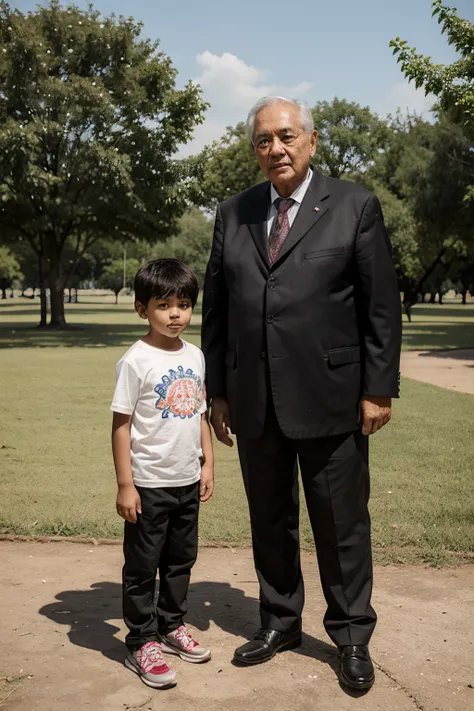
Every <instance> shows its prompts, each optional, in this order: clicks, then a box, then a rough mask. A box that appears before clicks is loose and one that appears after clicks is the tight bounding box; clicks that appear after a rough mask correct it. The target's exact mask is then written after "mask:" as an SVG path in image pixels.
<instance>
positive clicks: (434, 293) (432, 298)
mask: <svg viewBox="0 0 474 711" xmlns="http://www.w3.org/2000/svg"><path fill="white" fill-rule="evenodd" d="M430 304H436V291H432V292H431V296H430Z"/></svg>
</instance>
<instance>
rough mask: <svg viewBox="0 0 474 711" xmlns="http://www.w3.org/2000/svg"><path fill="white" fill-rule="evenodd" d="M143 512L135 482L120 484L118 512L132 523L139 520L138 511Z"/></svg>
mask: <svg viewBox="0 0 474 711" xmlns="http://www.w3.org/2000/svg"><path fill="white" fill-rule="evenodd" d="M141 512H142V502H141V499H140V494H139V493H138V491H137V490H136V489H135V487H134V486H133V484H126V485H125V486H119V490H118V493H117V513H118V515H119V516H121V517H122V518H124V519H125V521H129V522H130V523H136V522H137V513H139V514H141Z"/></svg>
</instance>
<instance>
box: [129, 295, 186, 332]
mask: <svg viewBox="0 0 474 711" xmlns="http://www.w3.org/2000/svg"><path fill="white" fill-rule="evenodd" d="M135 310H136V311H137V313H138V315H139V316H140V317H141V318H143V319H147V320H148V322H149V324H150V328H151V330H152V331H154V332H155V333H159V334H160V335H161V336H165V337H167V338H179V336H180V335H181V334H182V332H183V331H184V329H185V328H187V326H189V322H190V321H191V316H192V315H193V306H192V304H191V301H190V300H189V299H179V298H178V297H177V296H169V297H167V298H166V299H160V298H154V299H150V301H149V302H148V304H147V305H146V306H144V305H143V304H141V303H140V302H139V301H135Z"/></svg>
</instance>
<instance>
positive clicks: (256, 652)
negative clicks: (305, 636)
mask: <svg viewBox="0 0 474 711" xmlns="http://www.w3.org/2000/svg"><path fill="white" fill-rule="evenodd" d="M300 644H301V631H300V630H298V631H296V632H277V630H269V629H264V628H262V629H259V631H258V632H257V634H256V635H255V636H254V637H252V639H251V640H250V641H249V642H246V644H243V645H242V647H239V648H238V649H236V650H235V652H234V661H235V662H238V663H239V664H261V663H262V662H268V660H269V659H271V658H272V657H274V656H275V654H276V653H277V652H283V651H285V650H286V649H295V647H299V646H300Z"/></svg>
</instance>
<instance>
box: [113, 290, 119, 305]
mask: <svg viewBox="0 0 474 711" xmlns="http://www.w3.org/2000/svg"><path fill="white" fill-rule="evenodd" d="M114 293H115V303H116V304H118V295H119V292H118V291H115V292H114Z"/></svg>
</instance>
